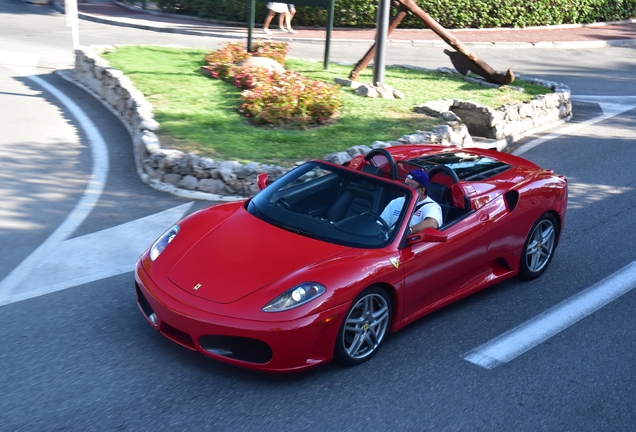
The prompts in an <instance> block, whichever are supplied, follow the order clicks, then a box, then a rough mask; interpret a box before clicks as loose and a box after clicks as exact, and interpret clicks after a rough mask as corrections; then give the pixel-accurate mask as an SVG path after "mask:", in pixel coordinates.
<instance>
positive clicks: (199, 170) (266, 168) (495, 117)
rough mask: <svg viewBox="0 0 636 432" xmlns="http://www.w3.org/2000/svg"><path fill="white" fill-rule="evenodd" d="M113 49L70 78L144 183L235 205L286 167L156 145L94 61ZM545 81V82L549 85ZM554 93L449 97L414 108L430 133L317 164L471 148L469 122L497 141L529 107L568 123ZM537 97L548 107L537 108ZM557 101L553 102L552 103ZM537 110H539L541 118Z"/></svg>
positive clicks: (123, 86) (83, 54)
mask: <svg viewBox="0 0 636 432" xmlns="http://www.w3.org/2000/svg"><path fill="white" fill-rule="evenodd" d="M112 49H115V48H114V47H112V46H92V47H83V48H80V49H78V50H76V60H75V69H74V71H73V77H74V79H75V80H76V82H78V83H79V84H80V85H82V86H83V87H84V88H85V89H87V90H88V91H90V92H92V93H93V95H94V96H95V97H97V98H98V99H100V100H101V101H102V102H103V103H104V104H105V106H107V107H108V108H109V109H110V110H111V111H112V112H113V113H114V114H116V115H117V116H118V117H119V118H120V119H121V120H122V122H123V123H124V125H125V126H126V128H127V129H128V131H129V133H130V135H131V137H132V141H133V146H134V154H135V163H136V165H137V171H138V173H139V175H140V177H141V179H142V180H143V181H144V182H145V183H147V184H149V185H150V186H152V187H154V188H156V189H159V190H162V191H166V192H170V193H174V194H177V195H184V194H185V195H194V196H195V197H197V198H202V199H209V200H215V201H216V200H235V199H239V198H242V197H246V196H250V195H253V194H255V193H256V192H257V191H258V188H257V186H256V176H257V175H258V174H260V173H263V172H265V173H267V174H268V176H269V178H270V179H276V178H278V177H280V176H281V175H283V174H284V173H285V172H287V171H288V170H289V169H290V168H285V167H280V166H274V165H264V164H259V163H257V162H252V163H248V164H241V163H239V162H236V161H215V160H213V159H210V158H204V157H200V156H197V155H195V154H186V153H183V152H181V151H178V150H172V149H164V148H162V147H161V143H160V142H159V139H158V137H157V134H156V132H157V130H158V129H159V124H158V123H157V122H156V121H155V120H154V118H153V115H152V106H151V105H150V104H149V103H148V101H147V100H146V99H145V97H144V96H143V95H142V94H141V92H139V91H138V90H137V89H135V88H134V86H133V85H132V83H131V81H130V79H129V78H128V77H126V76H125V75H124V74H123V72H122V71H119V70H117V69H114V68H112V67H111V66H110V64H109V62H108V61H106V60H105V59H103V58H102V57H100V54H101V53H103V52H105V51H106V50H112ZM551 84H552V83H548V86H550V85H551ZM544 85H545V84H544ZM555 91H557V93H555V94H557V96H555V95H546V96H547V97H545V98H537V99H540V100H541V103H540V104H539V102H535V101H531V103H529V104H521V105H523V108H514V107H504V108H505V110H503V108H502V109H500V110H493V109H492V108H488V107H481V106H478V105H477V104H472V103H470V102H461V101H455V100H450V99H449V100H445V101H436V102H429V103H427V104H424V105H421V106H420V107H418V108H416V110H418V111H419V112H423V113H427V114H433V115H437V116H440V117H441V119H443V121H444V124H442V125H440V126H437V127H435V128H433V129H431V130H430V131H417V132H416V133H414V134H409V135H404V136H403V137H401V138H398V139H397V140H396V141H389V142H383V141H376V142H374V143H372V144H370V145H368V146H367V145H360V146H354V147H351V148H349V149H347V150H345V151H342V152H338V153H333V154H329V155H326V156H325V157H324V159H325V160H328V161H330V162H333V163H337V164H341V163H344V162H346V161H348V160H350V159H351V158H353V157H355V156H357V155H360V154H366V153H367V152H368V151H370V150H371V149H373V148H380V147H390V146H395V145H402V144H418V143H437V144H442V145H456V146H458V147H470V146H472V145H474V143H473V140H472V138H471V135H470V133H469V131H470V129H471V127H473V126H471V125H473V124H474V125H479V124H487V125H488V127H489V128H490V129H492V130H494V132H493V134H492V135H493V136H494V137H495V138H496V139H499V138H497V137H500V136H504V137H505V136H508V135H510V136H513V135H514V134H515V133H516V131H518V130H521V129H523V128H524V127H525V126H527V125H529V123H530V122H529V121H528V120H521V121H520V122H519V120H515V116H517V115H518V116H521V111H523V113H524V119H525V118H526V116H525V114H526V112H527V111H528V108H531V110H532V113H531V117H532V115H534V116H535V118H533V119H532V122H531V123H532V126H533V127H536V125H538V124H547V123H551V122H553V121H555V120H557V119H568V116H569V115H571V114H570V113H571V105H570V98H569V89H568V90H567V91H565V87H564V86H561V87H559V89H558V90H557V89H556V87H555ZM544 100H545V101H549V103H548V102H546V103H544ZM557 100H558V104H557V105H555V104H556V101H557ZM539 105H541V107H542V108H541V110H543V111H541V112H540V114H539V111H538V110H539V108H538V107H539ZM548 106H549V107H548ZM471 107H472V108H471ZM535 107H536V109H535ZM546 107H547V108H546ZM502 110H503V111H502ZM453 111H457V112H458V113H457V114H456V113H455V112H453ZM544 111H545V113H544ZM469 112H471V113H475V114H474V115H471V116H468V117H470V119H471V120H470V122H468V125H469V126H467V125H466V124H465V123H466V122H463V121H462V120H463V117H462V116H461V115H458V114H460V113H461V114H462V115H463V116H464V117H466V116H467V113H469ZM515 113H519V114H515ZM514 122H519V123H520V124H522V125H523V127H519V128H517V127H516V126H514V127H513V126H509V125H510V124H513V123H514ZM514 124H515V125H516V123H514ZM474 127H477V126H474ZM480 127H481V126H480ZM511 128H512V129H511ZM524 130H528V129H524ZM507 132H509V134H507ZM299 163H300V162H299Z"/></svg>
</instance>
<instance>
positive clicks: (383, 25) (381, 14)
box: [373, 0, 391, 85]
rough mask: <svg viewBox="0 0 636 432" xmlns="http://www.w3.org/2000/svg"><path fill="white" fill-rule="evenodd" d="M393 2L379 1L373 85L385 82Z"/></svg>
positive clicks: (387, 0)
mask: <svg viewBox="0 0 636 432" xmlns="http://www.w3.org/2000/svg"><path fill="white" fill-rule="evenodd" d="M390 11H391V3H390V1H389V0H379V2H378V24H377V28H378V31H377V33H376V36H375V37H376V41H375V61H374V62H373V85H377V84H378V83H383V82H384V69H385V55H384V54H385V50H386V46H385V42H386V39H387V33H388V28H389V15H390Z"/></svg>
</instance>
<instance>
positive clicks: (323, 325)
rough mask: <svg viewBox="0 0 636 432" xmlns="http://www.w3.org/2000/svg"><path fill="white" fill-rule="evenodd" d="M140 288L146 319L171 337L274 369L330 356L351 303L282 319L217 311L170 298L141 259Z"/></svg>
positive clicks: (297, 366) (315, 362) (247, 364)
mask: <svg viewBox="0 0 636 432" xmlns="http://www.w3.org/2000/svg"><path fill="white" fill-rule="evenodd" d="M135 290H136V294H137V305H138V306H139V309H140V311H141V312H142V314H143V315H144V317H145V318H146V320H147V321H148V322H149V323H150V325H152V327H153V328H155V330H158V331H159V332H160V333H161V334H163V335H164V336H166V337H167V338H168V339H170V340H172V341H174V342H176V343H178V344H180V345H182V346H184V347H186V348H189V349H191V350H195V351H199V352H200V353H202V354H204V355H206V356H208V357H212V358H214V359H217V360H221V361H224V362H226V363H231V364H234V365H237V366H242V367H246V368H250V369H255V370H262V371H269V372H293V371H299V370H303V369H308V368H311V367H314V366H317V365H319V364H321V363H325V362H328V361H330V360H331V359H332V358H333V350H334V345H335V340H336V336H337V333H338V329H339V326H340V323H341V322H342V319H343V318H344V315H345V314H346V312H347V308H348V306H349V305H348V304H343V305H340V306H338V307H336V308H332V309H329V310H326V311H322V312H319V313H316V314H313V315H308V316H304V317H302V318H299V319H296V320H293V321H279V322H272V321H257V320H246V319H239V318H233V317H228V316H224V315H218V314H213V313H209V312H206V311H202V310H201V309H198V308H195V307H193V306H192V305H188V304H185V303H183V302H182V301H178V300H176V299H175V298H173V297H171V296H170V295H169V294H168V293H167V292H166V291H164V290H162V289H161V288H160V287H159V286H158V285H157V284H156V283H155V282H154V281H153V280H152V279H151V278H150V276H149V275H148V273H147V272H146V271H145V269H144V268H143V266H142V265H141V263H140V262H138V263H137V266H136V269H135Z"/></svg>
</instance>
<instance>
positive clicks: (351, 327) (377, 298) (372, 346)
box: [334, 287, 391, 366]
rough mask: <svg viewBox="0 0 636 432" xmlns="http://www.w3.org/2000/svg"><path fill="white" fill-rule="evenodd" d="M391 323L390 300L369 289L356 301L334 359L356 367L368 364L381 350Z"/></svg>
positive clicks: (373, 288) (343, 324) (379, 291)
mask: <svg viewBox="0 0 636 432" xmlns="http://www.w3.org/2000/svg"><path fill="white" fill-rule="evenodd" d="M390 323H391V299H390V298H389V296H388V295H387V293H386V292H384V290H382V289H380V288H378V287H371V288H367V289H366V290H364V291H362V293H360V295H358V297H356V299H355V300H354V301H353V305H352V306H351V309H349V312H348V313H347V316H346V317H345V319H344V320H343V321H342V324H341V325H340V330H339V331H338V337H337V339H336V346H335V350H334V357H335V358H336V360H337V361H338V362H340V363H342V364H345V365H348V366H353V365H358V364H360V363H364V362H365V361H367V360H369V359H370V358H371V357H372V356H373V354H375V353H376V352H377V351H378V349H379V348H380V344H381V343H382V341H383V340H384V339H385V337H386V336H387V334H388V330H389V324H390Z"/></svg>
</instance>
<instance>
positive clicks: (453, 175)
mask: <svg viewBox="0 0 636 432" xmlns="http://www.w3.org/2000/svg"><path fill="white" fill-rule="evenodd" d="M437 173H444V174H446V175H447V176H449V177H450V178H451V180H452V181H453V183H459V177H457V173H456V172H455V171H453V169H452V168H450V167H447V166H446V165H437V166H434V167H433V168H431V169H430V170H428V178H430V179H431V180H432V179H433V176H434V175H435V174H437Z"/></svg>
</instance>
